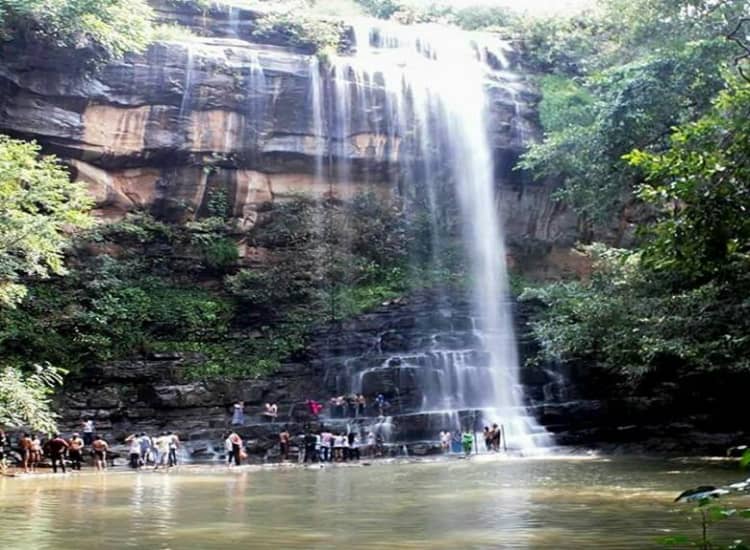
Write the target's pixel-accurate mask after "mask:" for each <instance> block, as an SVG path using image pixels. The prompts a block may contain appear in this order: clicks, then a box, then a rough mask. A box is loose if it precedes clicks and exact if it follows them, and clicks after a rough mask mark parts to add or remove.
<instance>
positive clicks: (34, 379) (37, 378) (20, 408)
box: [0, 365, 65, 434]
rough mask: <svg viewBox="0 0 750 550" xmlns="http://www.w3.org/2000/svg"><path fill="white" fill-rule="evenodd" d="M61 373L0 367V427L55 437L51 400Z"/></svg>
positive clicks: (45, 367)
mask: <svg viewBox="0 0 750 550" xmlns="http://www.w3.org/2000/svg"><path fill="white" fill-rule="evenodd" d="M64 373H65V372H64V371H62V370H60V369H56V368H54V367H52V366H50V365H35V366H34V367H33V371H32V372H31V373H24V372H22V371H21V370H20V369H17V368H14V367H0V426H5V427H13V428H22V427H28V428H31V429H32V430H38V431H41V432H44V433H48V434H49V433H54V432H55V431H56V430H57V426H56V422H55V421H56V418H57V415H56V414H55V413H54V412H53V411H52V405H51V403H50V398H51V395H52V394H53V393H54V390H55V388H56V387H57V386H59V385H60V384H61V383H62V376H63V374H64Z"/></svg>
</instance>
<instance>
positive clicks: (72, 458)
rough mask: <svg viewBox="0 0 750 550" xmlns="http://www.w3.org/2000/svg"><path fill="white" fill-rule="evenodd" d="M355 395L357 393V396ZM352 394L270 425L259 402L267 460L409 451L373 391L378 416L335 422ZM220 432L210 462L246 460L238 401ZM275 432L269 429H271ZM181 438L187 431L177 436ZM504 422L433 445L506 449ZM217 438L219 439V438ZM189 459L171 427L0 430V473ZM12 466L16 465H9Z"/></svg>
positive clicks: (359, 406) (354, 403) (155, 465)
mask: <svg viewBox="0 0 750 550" xmlns="http://www.w3.org/2000/svg"><path fill="white" fill-rule="evenodd" d="M357 397H359V398H361V397H362V396H357ZM357 397H355V398H354V399H352V400H351V406H350V407H349V406H347V400H346V399H343V400H342V399H341V398H336V397H334V398H332V399H331V402H330V410H329V411H328V412H329V413H330V415H329V416H327V417H326V418H319V416H318V415H320V414H321V413H322V412H323V410H324V407H323V405H321V404H320V403H318V402H316V401H313V400H308V402H307V404H306V405H307V407H308V408H309V409H310V411H311V413H313V414H314V416H315V417H316V418H317V420H318V421H317V422H314V423H306V424H304V425H302V426H299V425H297V426H294V425H290V424H284V423H276V421H277V416H278V406H277V404H276V403H266V404H265V406H264V407H263V410H262V411H261V412H259V415H260V416H261V417H262V418H264V419H265V422H268V423H269V424H270V426H269V427H272V426H273V425H274V424H276V425H278V426H279V427H278V428H276V429H278V434H277V436H275V437H276V438H277V445H278V447H277V448H278V454H276V453H274V457H275V458H274V459H273V460H266V462H280V463H301V464H307V463H340V462H350V461H360V460H363V459H367V460H370V459H377V458H389V457H394V456H401V457H404V456H409V452H408V449H407V446H406V445H396V444H393V443H392V442H390V441H388V440H387V435H388V434H387V432H386V431H385V430H384V429H383V425H384V423H385V421H386V418H385V417H384V416H383V411H384V410H385V409H387V408H388V406H389V405H388V402H387V401H386V400H385V399H384V398H383V396H382V395H378V396H377V398H376V399H375V400H374V401H373V403H372V406H373V409H374V411H375V412H377V414H378V416H376V417H373V418H374V422H373V423H372V424H370V425H369V426H370V427H369V428H366V429H362V426H354V425H351V424H349V423H346V424H345V427H344V426H342V424H341V422H340V420H341V418H342V417H346V416H347V413H348V412H351V413H352V418H355V417H356V418H362V416H363V415H364V414H365V412H366V400H364V398H361V399H358V398H357ZM227 424H228V425H227V428H226V430H225V432H224V433H223V441H213V442H211V443H212V444H213V446H214V447H215V448H217V449H219V448H223V451H224V452H223V454H217V455H216V456H214V457H213V460H212V462H214V463H225V464H226V465H228V466H230V467H232V466H240V465H242V464H245V463H250V462H251V461H252V459H250V457H249V442H247V441H243V438H242V436H241V435H240V434H239V433H238V432H241V431H242V430H241V428H242V426H244V425H245V405H244V403H243V402H242V401H239V402H236V403H235V404H234V405H233V406H232V407H231V409H230V418H229V419H228V422H227ZM274 433H276V432H275V431H274ZM184 435H185V437H186V439H187V438H188V436H189V434H184ZM504 436H505V434H504V430H503V426H502V425H500V426H498V425H497V424H493V425H492V427H489V426H485V427H484V431H483V433H475V432H474V431H473V427H470V426H468V425H467V426H465V427H464V429H462V430H461V429H458V430H454V431H453V432H451V431H449V430H447V429H443V430H441V431H440V432H439V433H436V434H435V440H436V441H437V442H439V450H440V453H441V454H443V455H450V454H454V455H470V454H474V453H478V452H501V451H504V450H507V449H506V444H505V437H504ZM222 443H223V444H222ZM185 462H193V460H191V458H190V454H189V452H188V448H187V447H186V445H185V444H184V443H183V442H182V440H181V439H180V436H179V435H178V434H177V433H175V432H172V431H169V432H166V431H164V432H161V433H159V434H149V433H145V432H139V433H131V434H129V435H127V436H126V437H120V438H119V440H116V441H107V440H106V439H105V437H104V435H102V434H99V433H97V430H96V425H95V423H94V420H92V419H86V420H84V421H82V422H81V430H80V432H72V433H71V434H69V435H67V436H64V435H60V434H50V435H49V436H48V437H42V436H40V435H38V434H35V433H29V432H24V431H18V432H16V433H14V434H13V437H11V436H10V435H6V433H5V432H4V431H3V430H2V429H0V466H1V468H2V473H3V474H17V473H21V472H23V473H24V474H33V473H36V472H37V471H39V469H41V468H47V467H51V468H52V471H53V473H57V472H58V469H59V470H60V472H61V473H63V474H64V473H67V470H68V468H69V469H71V470H73V471H80V470H81V469H82V466H89V465H90V466H91V467H93V468H95V469H96V470H98V471H104V470H107V469H108V468H109V467H112V466H126V465H127V466H128V467H129V468H131V469H132V470H141V469H144V468H150V469H154V470H158V469H169V468H172V467H174V466H177V465H179V464H180V463H185ZM11 464H15V465H16V469H15V470H13V471H11V470H10V467H11Z"/></svg>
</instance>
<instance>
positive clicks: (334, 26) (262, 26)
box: [253, 10, 345, 59]
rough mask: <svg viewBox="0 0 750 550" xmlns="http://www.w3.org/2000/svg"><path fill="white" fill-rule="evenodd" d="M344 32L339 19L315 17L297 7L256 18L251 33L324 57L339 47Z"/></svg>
mask: <svg viewBox="0 0 750 550" xmlns="http://www.w3.org/2000/svg"><path fill="white" fill-rule="evenodd" d="M344 32H345V27H344V24H343V22H341V21H336V20H327V19H318V18H315V17H311V16H309V15H306V14H304V13H300V12H299V11H296V10H294V11H292V10H290V11H282V10H279V11H271V12H269V13H267V14H266V15H264V16H263V17H261V18H260V19H258V20H256V22H255V28H254V29H253V36H254V37H255V38H256V39H257V40H261V41H270V42H273V43H276V42H281V43H283V44H284V45H288V46H293V47H297V48H301V49H303V50H306V51H308V52H310V53H317V54H318V55H319V56H320V57H322V58H324V59H325V58H327V57H330V56H331V55H333V54H335V53H336V52H337V51H339V50H340V49H341V48H342V46H343V37H344Z"/></svg>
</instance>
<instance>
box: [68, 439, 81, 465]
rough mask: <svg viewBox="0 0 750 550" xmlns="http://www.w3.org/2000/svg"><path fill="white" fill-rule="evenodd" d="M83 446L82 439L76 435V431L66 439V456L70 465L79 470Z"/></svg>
mask: <svg viewBox="0 0 750 550" xmlns="http://www.w3.org/2000/svg"><path fill="white" fill-rule="evenodd" d="M83 447H84V443H83V439H81V436H80V435H78V432H76V433H74V434H73V435H72V436H71V438H70V441H68V458H69V459H70V467H71V468H73V470H77V471H79V472H80V471H81V463H82V462H83Z"/></svg>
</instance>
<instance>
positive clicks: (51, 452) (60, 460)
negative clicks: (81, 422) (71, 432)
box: [44, 434, 70, 474]
mask: <svg viewBox="0 0 750 550" xmlns="http://www.w3.org/2000/svg"><path fill="white" fill-rule="evenodd" d="M69 446H70V445H68V442H67V441H65V440H64V439H63V438H62V437H60V435H59V434H55V435H54V436H53V437H52V439H50V440H48V441H47V442H46V443H45V444H44V451H45V452H46V454H47V456H48V457H49V459H50V461H51V462H52V472H53V473H55V474H56V473H57V465H58V464H59V465H60V469H61V470H62V473H65V453H66V452H67V450H68V447H69Z"/></svg>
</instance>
